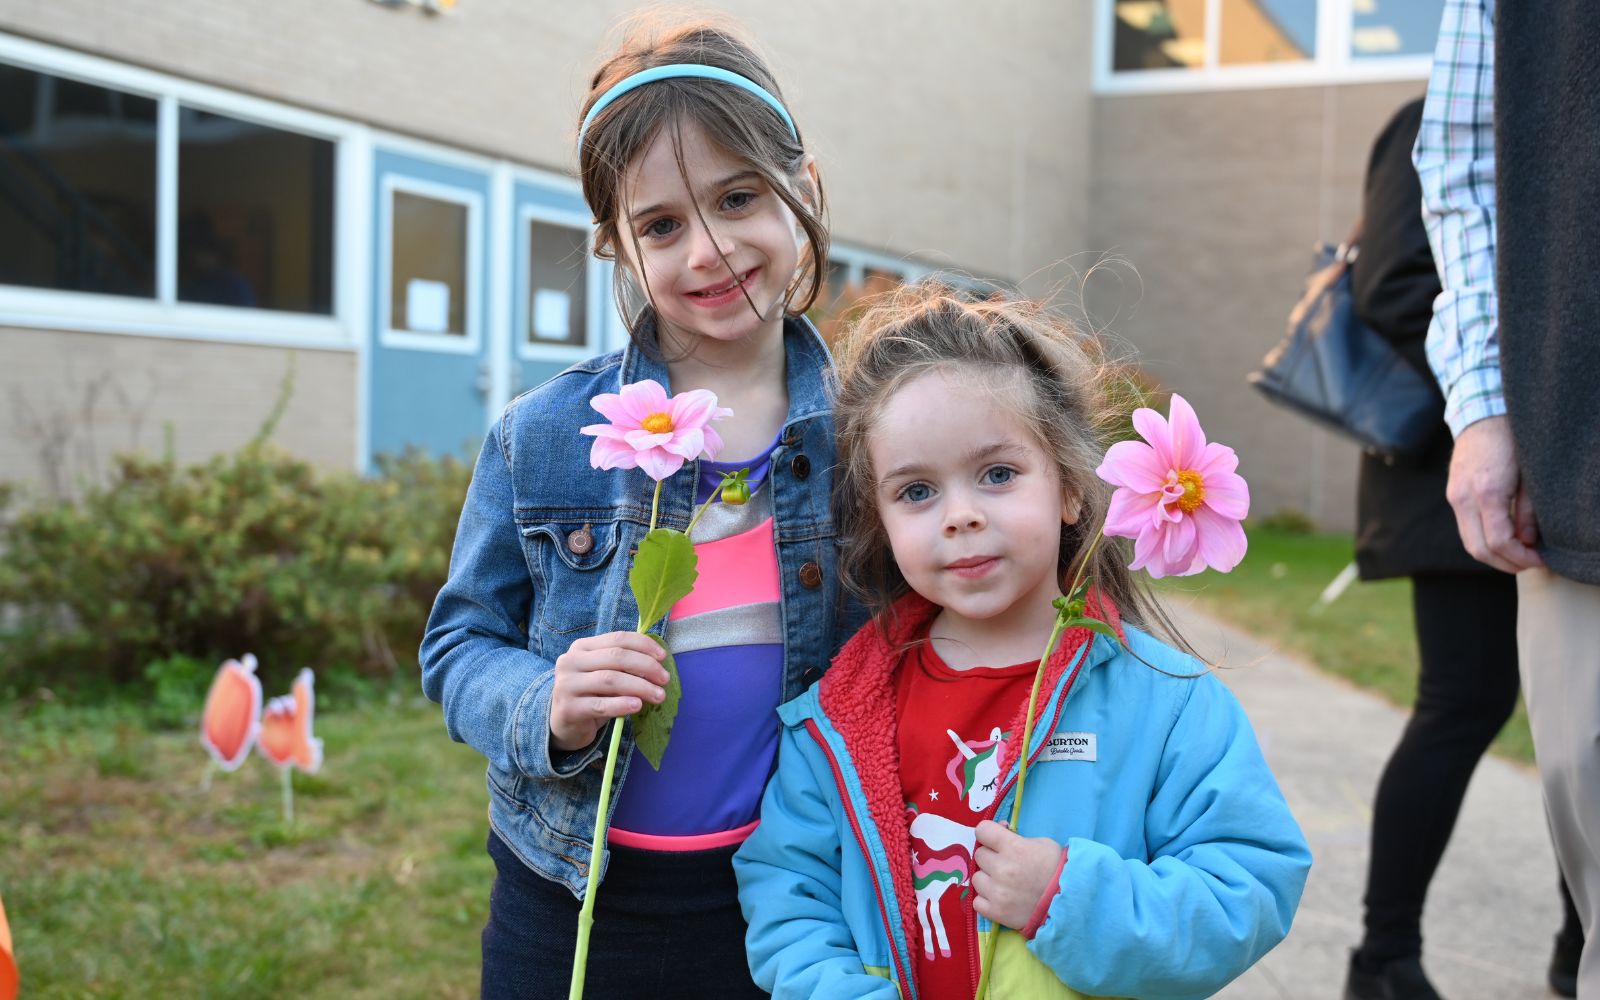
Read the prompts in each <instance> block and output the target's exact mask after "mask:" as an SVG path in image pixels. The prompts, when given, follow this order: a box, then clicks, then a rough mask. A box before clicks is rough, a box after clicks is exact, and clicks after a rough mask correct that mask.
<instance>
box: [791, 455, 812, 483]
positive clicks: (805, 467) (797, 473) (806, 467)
mask: <svg viewBox="0 0 1600 1000" xmlns="http://www.w3.org/2000/svg"><path fill="white" fill-rule="evenodd" d="M789 468H790V469H792V470H793V471H794V477H795V478H796V479H804V478H805V477H807V476H809V475H811V459H809V458H807V457H805V456H804V455H796V456H795V457H794V461H793V462H790V463H789Z"/></svg>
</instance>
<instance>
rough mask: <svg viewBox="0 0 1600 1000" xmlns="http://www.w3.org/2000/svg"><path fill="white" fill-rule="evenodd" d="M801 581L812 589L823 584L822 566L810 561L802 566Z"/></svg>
mask: <svg viewBox="0 0 1600 1000" xmlns="http://www.w3.org/2000/svg"><path fill="white" fill-rule="evenodd" d="M800 583H801V584H802V585H804V586H806V587H810V588H811V589H812V590H815V589H817V588H818V587H820V586H822V567H821V566H818V565H817V564H816V563H814V562H808V563H806V564H805V565H804V566H801V567H800Z"/></svg>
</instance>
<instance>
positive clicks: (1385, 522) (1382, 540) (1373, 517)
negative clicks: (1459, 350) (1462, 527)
mask: <svg viewBox="0 0 1600 1000" xmlns="http://www.w3.org/2000/svg"><path fill="white" fill-rule="evenodd" d="M1421 122H1422V99H1421V98H1418V99H1417V100H1415V101H1413V102H1412V103H1410V104H1407V105H1406V106H1405V107H1403V108H1401V109H1400V110H1399V112H1397V113H1396V114H1395V116H1394V117H1393V118H1392V119H1390V121H1389V123H1388V124H1387V125H1385V126H1384V128H1383V131H1382V132H1381V133H1379V135H1378V139H1377V141H1376V142H1375V143H1373V146H1372V157H1371V159H1370V160H1369V161H1368V163H1367V180H1366V188H1365V195H1364V198H1363V206H1362V217H1363V220H1364V221H1363V230H1364V231H1363V234H1362V237H1361V250H1360V252H1359V253H1358V254H1357V255H1356V258H1355V261H1354V263H1352V264H1351V267H1350V288H1351V293H1352V295H1353V298H1354V300H1355V309H1356V315H1357V316H1359V317H1360V318H1361V320H1362V321H1363V322H1364V323H1366V324H1367V325H1368V326H1369V327H1371V328H1372V329H1373V330H1375V331H1377V333H1379V334H1380V335H1381V336H1383V337H1384V338H1385V339H1386V340H1388V341H1389V342H1390V343H1391V344H1393V345H1394V346H1395V349H1396V350H1397V351H1399V352H1400V355H1401V356H1402V357H1404V358H1405V359H1406V360H1407V361H1409V362H1410V363H1411V365H1412V367H1414V368H1416V369H1417V370H1418V371H1419V372H1421V373H1422V374H1423V375H1425V376H1426V377H1427V378H1429V379H1432V378H1433V374H1432V372H1430V371H1429V369H1428V358H1427V354H1426V351H1425V350H1424V346H1423V344H1424V341H1425V340H1426V339H1427V335H1428V324H1429V322H1430V321H1431V320H1432V318H1433V300H1434V299H1435V298H1436V297H1437V296H1438V294H1439V274H1438V271H1437V270H1436V269H1435V268H1434V264H1433V254H1432V251H1430V250H1429V249H1428V233H1427V230H1426V229H1425V228H1424V227H1423V225H1422V188H1421V185H1420V184H1419V182H1418V181H1417V171H1416V168H1415V167H1413V166H1412V165H1411V147H1412V145H1413V144H1415V142H1416V140H1417V127H1418V126H1419V125H1420V124H1421ZM1450 450H1451V437H1450V429H1449V428H1448V427H1447V426H1445V423H1444V420H1443V419H1441V420H1440V421H1439V427H1438V430H1437V431H1436V432H1435V434H1434V438H1433V443H1432V445H1431V446H1430V447H1429V448H1428V450H1427V452H1426V453H1425V454H1424V455H1422V456H1421V457H1420V458H1417V459H1414V460H1412V461H1405V460H1397V461H1394V462H1392V463H1391V462H1387V461H1385V460H1384V459H1382V458H1378V457H1377V456H1375V455H1370V454H1367V455H1363V456H1362V457H1361V478H1360V483H1359V486H1358V487H1357V491H1356V565H1357V566H1358V567H1359V568H1360V570H1361V578H1362V579H1363V580H1381V579H1384V578H1385V577H1395V576H1415V575H1417V574H1420V573H1475V572H1484V573H1489V572H1494V571H1493V570H1491V569H1490V568H1489V567H1488V566H1485V565H1484V564H1483V563H1480V562H1478V561H1477V560H1476V559H1473V558H1472V557H1471V556H1470V555H1468V554H1467V550H1466V549H1465V548H1464V547H1463V546H1462V544H1461V535H1460V533H1459V532H1458V530H1457V528H1456V520H1455V514H1454V513H1453V512H1452V511H1451V509H1450V503H1449V501H1447V500H1446V499H1445V495H1444V490H1445V482H1446V480H1447V478H1448V476H1449V470H1450Z"/></svg>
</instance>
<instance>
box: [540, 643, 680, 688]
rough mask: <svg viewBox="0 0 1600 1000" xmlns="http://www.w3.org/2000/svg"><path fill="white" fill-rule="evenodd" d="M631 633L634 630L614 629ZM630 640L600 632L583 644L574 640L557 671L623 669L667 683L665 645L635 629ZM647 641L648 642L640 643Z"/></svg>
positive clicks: (558, 661)
mask: <svg viewBox="0 0 1600 1000" xmlns="http://www.w3.org/2000/svg"><path fill="white" fill-rule="evenodd" d="M614 635H623V636H627V635H630V633H614ZM631 635H632V638H631V639H630V640H628V641H620V642H611V641H609V640H610V639H611V638H612V636H598V637H596V639H595V640H594V641H593V642H590V643H585V644H584V645H583V646H581V647H580V646H579V645H578V643H576V642H575V643H573V644H572V648H570V649H568V650H567V651H566V652H565V653H563V654H561V657H560V658H559V659H557V660H556V671H557V672H558V673H560V672H563V671H565V672H569V673H593V672H601V671H621V672H623V673H628V674H632V675H634V676H636V677H641V678H644V679H645V680H647V681H650V682H652V683H654V684H656V685H658V686H659V685H662V684H665V683H667V668H666V667H663V666H662V665H661V655H660V654H661V647H660V646H657V645H656V644H655V641H654V640H652V639H646V638H644V637H643V636H641V635H638V634H637V633H632V634H631ZM640 643H645V644H647V645H640Z"/></svg>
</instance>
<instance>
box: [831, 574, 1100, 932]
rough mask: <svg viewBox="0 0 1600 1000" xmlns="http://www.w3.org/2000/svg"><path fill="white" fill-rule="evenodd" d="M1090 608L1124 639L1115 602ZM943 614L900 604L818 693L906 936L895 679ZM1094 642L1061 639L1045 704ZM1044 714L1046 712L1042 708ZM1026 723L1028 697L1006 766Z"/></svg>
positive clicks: (909, 599) (916, 602)
mask: <svg viewBox="0 0 1600 1000" xmlns="http://www.w3.org/2000/svg"><path fill="white" fill-rule="evenodd" d="M1089 604H1090V607H1089V614H1091V615H1095V616H1097V617H1099V618H1100V619H1101V620H1102V621H1104V622H1106V623H1107V624H1109V625H1110V626H1111V627H1112V628H1114V629H1116V630H1117V635H1118V636H1119V637H1120V636H1122V634H1123V633H1122V621H1121V616H1120V615H1119V614H1118V613H1117V609H1116V606H1115V605H1113V604H1112V603H1111V601H1110V600H1109V599H1107V598H1105V597H1103V596H1102V595H1100V594H1099V592H1098V591H1093V590H1091V592H1090V599H1089ZM939 611H940V608H939V606H938V605H936V604H933V603H931V602H929V601H928V600H927V599H926V598H924V597H922V596H921V595H919V594H916V593H910V594H907V595H906V596H904V597H902V598H900V600H898V601H896V602H895V603H894V605H893V606H892V607H891V608H890V610H889V613H888V617H887V619H886V621H887V628H886V632H887V634H885V633H884V631H880V629H879V628H878V624H877V622H876V621H872V622H868V623H867V624H866V626H865V627H863V628H862V629H861V631H859V632H857V633H856V634H855V635H854V636H853V637H852V638H851V639H850V641H849V642H847V643H845V645H844V648H843V649H841V650H840V651H839V655H838V656H836V657H834V661H833V667H832V669H830V670H829V671H828V672H827V673H826V674H824V675H823V677H822V684H821V686H820V688H819V689H818V692H817V696H818V699H819V700H820V702H821V705H822V710H823V712H824V713H826V715H827V717H828V719H829V721H831V722H832V723H833V728H834V729H835V730H837V731H838V733H839V735H840V737H841V738H842V739H843V740H844V744H845V747H846V748H847V749H848V750H849V751H850V759H851V760H852V761H853V762H854V764H855V769H856V775H857V777H858V778H859V779H860V781H861V789H862V791H863V792H864V793H865V796H866V800H867V811H868V813H869V814H870V816H871V818H872V822H873V823H874V824H876V826H877V828H878V834H879V836H880V837H881V838H882V840H883V848H884V852H885V853H886V854H887V855H888V860H889V874H890V876H891V877H892V878H893V879H894V887H895V897H896V899H897V900H898V901H899V904H900V924H901V928H902V932H904V929H905V928H908V927H915V926H916V923H917V910H916V903H915V895H914V893H913V892H912V891H911V821H910V819H909V818H908V817H907V813H906V809H905V802H904V801H903V800H904V798H905V795H904V793H903V792H902V791H901V788H900V744H899V732H898V724H897V720H896V719H895V715H894V710H895V689H894V675H895V670H896V669H897V668H898V667H899V665H900V661H901V659H902V657H903V655H904V652H905V648H906V646H907V645H908V644H909V643H911V642H914V641H915V640H917V639H918V638H920V637H921V636H922V635H923V634H924V633H925V632H926V631H927V628H928V625H929V623H930V622H932V621H933V619H934V617H935V616H936V615H938V613H939ZM1093 639H1094V633H1093V632H1090V631H1089V630H1088V629H1085V628H1075V629H1069V630H1067V631H1066V632H1064V633H1062V635H1061V642H1060V643H1059V644H1058V645H1057V646H1056V651H1055V654H1054V655H1052V656H1051V657H1050V662H1049V663H1047V664H1046V665H1045V675H1044V680H1043V682H1042V683H1041V684H1040V685H1039V691H1040V699H1041V702H1043V701H1044V700H1045V699H1048V698H1049V697H1050V692H1052V691H1054V690H1055V688H1056V684H1057V683H1059V682H1060V680H1061V675H1062V674H1063V673H1065V672H1066V669H1067V667H1068V666H1070V665H1071V663H1072V660H1073V658H1074V657H1075V656H1077V655H1078V650H1080V649H1082V648H1083V647H1084V646H1086V645H1087V644H1088V643H1089V642H1090V641H1091V640H1093ZM1040 708H1041V710H1042V708H1043V705H1042V704H1041V706H1040ZM1027 718H1028V704H1027V699H1026V698H1024V699H1023V700H1022V701H1021V702H1019V703H1018V705H1017V714H1016V717H1015V718H1014V719H1013V721H1012V723H1011V727H1010V728H1009V729H1008V730H1007V732H1009V734H1010V735H1009V736H1007V737H1006V743H1005V759H1006V760H1008V761H1014V760H1017V759H1018V754H1020V753H1021V752H1022V727H1023V726H1024V725H1025V724H1026V722H1027ZM1041 724H1046V720H1044V719H1043V718H1042V717H1041V718H1038V719H1036V720H1035V725H1036V726H1038V725H1041ZM999 804H1000V798H998V797H997V798H996V799H995V803H994V805H992V806H990V807H989V812H988V813H987V814H985V817H984V818H986V819H993V818H994V810H995V809H996V808H997V807H998V806H999Z"/></svg>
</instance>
